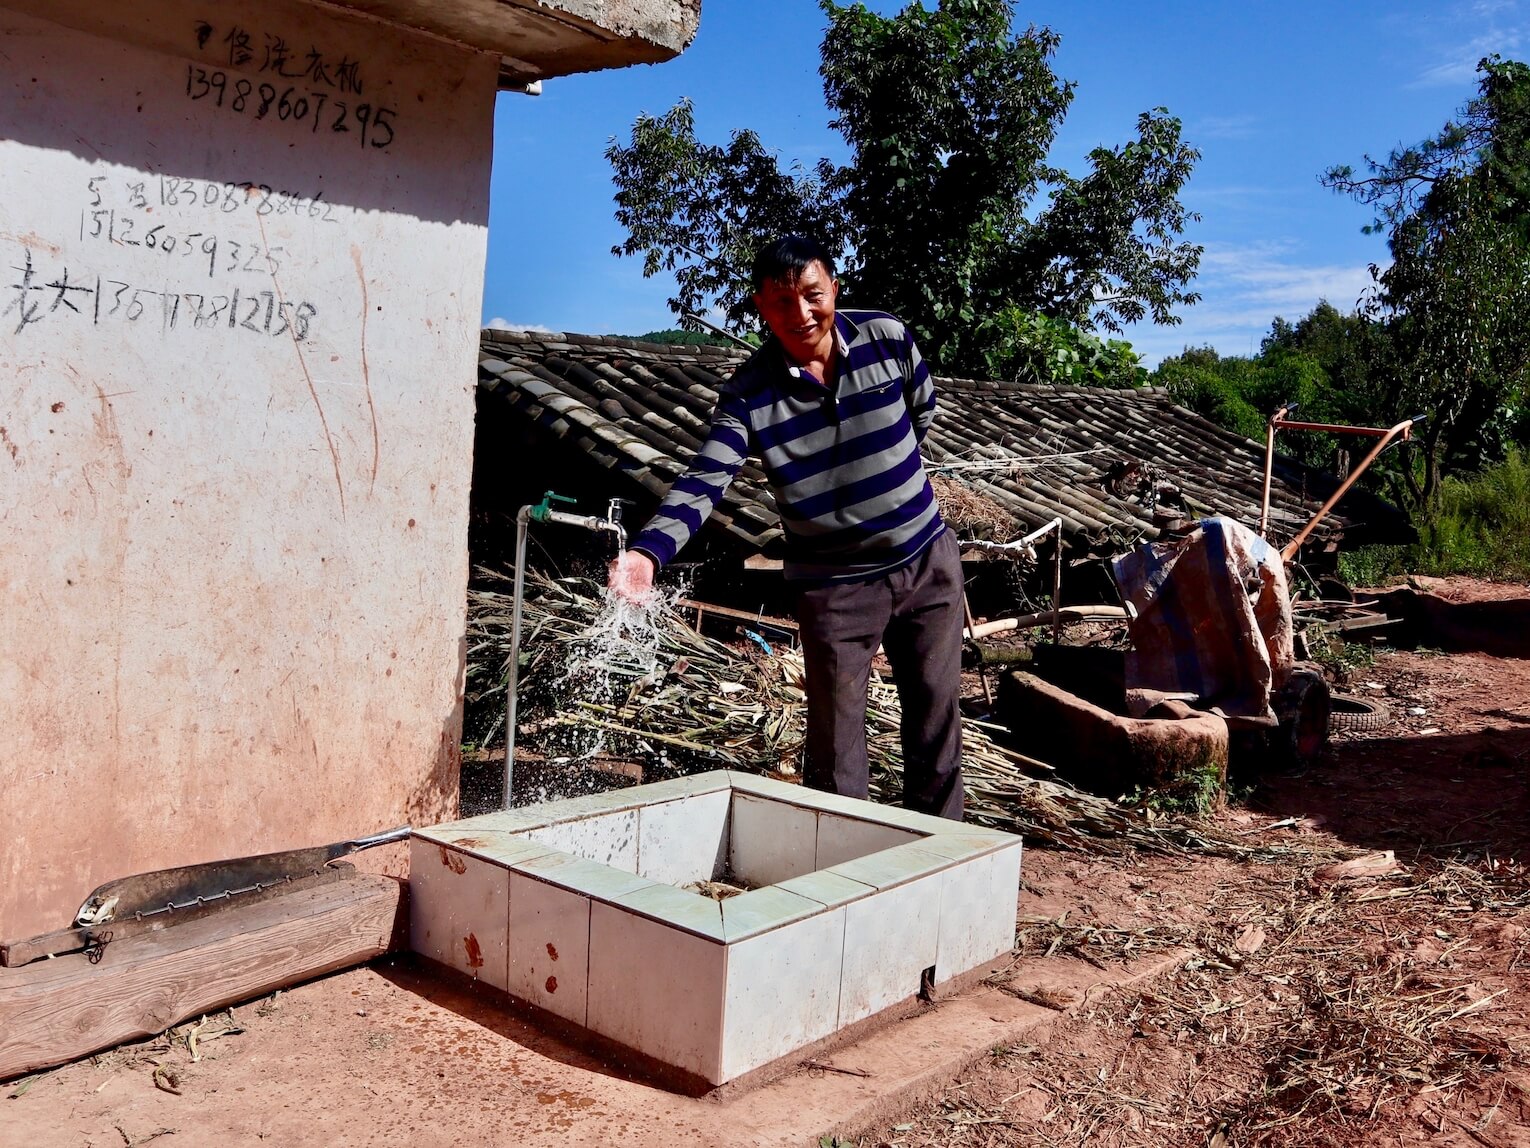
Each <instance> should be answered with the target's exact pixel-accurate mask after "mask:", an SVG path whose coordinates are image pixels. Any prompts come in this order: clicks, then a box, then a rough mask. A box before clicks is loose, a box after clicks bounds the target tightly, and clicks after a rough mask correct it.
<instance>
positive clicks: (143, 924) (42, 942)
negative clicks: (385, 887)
mask: <svg viewBox="0 0 1530 1148" xmlns="http://www.w3.org/2000/svg"><path fill="white" fill-rule="evenodd" d="M213 864H216V862H214V863H213ZM355 871H356V867H355V866H354V865H352V864H350V863H349V862H348V861H334V862H331V863H330V864H329V865H326V866H325V867H324V868H323V869H321V870H319V871H318V872H317V873H310V874H309V875H308V876H306V877H297V878H288V879H287V881H286V882H284V883H282V884H280V885H271V886H268V887H267V888H264V889H256V890H252V891H250V892H248V893H241V894H238V897H239V900H238V902H233V901H226V900H218V901H209V902H207V903H206V904H202V905H193V906H191V907H190V908H186V909H177V910H176V911H175V912H173V913H163V914H158V915H156V916H152V917H142V918H134V917H124V918H122V919H120V920H114V921H108V922H106V923H105V924H101V925H75V926H73V927H72V928H68V929H58V930H56V931H54V932H51V933H44V934H42V935H41V936H39V937H28V938H27V939H26V940H23V941H6V942H0V965H3V966H10V967H16V966H20V965H27V964H31V963H32V962H33V961H36V960H40V959H41V958H43V957H51V956H57V955H59V954H61V953H72V952H75V951H77V950H79V949H87V948H90V947H91V946H92V945H94V944H95V943H96V938H97V937H99V936H102V935H104V934H106V933H110V934H111V935H112V936H113V938H114V939H116V940H118V941H123V940H126V939H127V938H128V937H136V936H138V935H139V934H140V933H158V932H163V931H164V930H165V929H170V928H174V927H175V926H176V925H184V924H186V923H187V922H188V921H194V920H196V919H197V918H198V917H206V916H210V915H211V914H213V913H226V912H228V910H229V908H230V907H231V906H232V905H234V904H254V903H255V902H257V901H268V900H270V899H271V898H272V897H280V896H282V895H284V894H286V893H289V892H291V891H293V890H294V889H306V888H308V887H309V886H312V885H325V884H328V883H329V882H331V881H339V880H343V879H344V878H345V877H346V875H347V874H349V873H354V872H355Z"/></svg>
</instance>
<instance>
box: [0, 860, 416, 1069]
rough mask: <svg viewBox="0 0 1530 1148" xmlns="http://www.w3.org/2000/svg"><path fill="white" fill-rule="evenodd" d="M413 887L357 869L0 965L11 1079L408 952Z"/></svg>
mask: <svg viewBox="0 0 1530 1148" xmlns="http://www.w3.org/2000/svg"><path fill="white" fill-rule="evenodd" d="M403 906H404V901H403V885H402V883H401V882H399V881H398V880H396V879H394V878H392V877H379V876H376V875H373V874H369V873H357V874H354V875H353V876H350V877H348V878H347V879H345V880H341V881H334V882H331V883H328V884H325V885H320V886H318V887H315V888H308V889H302V890H296V891H293V892H290V893H288V894H286V895H284V896H281V897H273V898H271V899H269V900H266V901H262V902H261V903H259V904H254V905H248V906H234V907H231V908H229V909H227V910H226V911H224V912H220V913H217V914H213V915H209V916H206V917H202V918H199V919H197V920H194V921H189V922H187V923H185V924H183V925H175V926H173V927H171V928H167V929H162V930H160V931H158V932H153V933H145V934H142V935H140V936H136V937H128V938H126V939H124V940H120V941H109V942H108V943H107V944H106V946H105V948H103V949H102V950H100V953H99V958H100V959H99V960H98V961H97V962H96V963H94V964H92V963H91V961H90V959H89V958H88V957H87V956H86V955H85V954H84V953H71V954H69V955H68V956H62V957H55V958H53V959H52V960H44V961H37V962H34V963H32V964H30V965H24V966H22V967H20V968H14V969H0V1080H5V1079H8V1078H10V1077H13V1076H19V1075H21V1074H23V1073H27V1072H35V1071H36V1070H37V1069H39V1068H47V1067H50V1066H52V1065H55V1064H62V1063H64V1062H65V1061H68V1060H74V1059H75V1058H77V1057H81V1056H85V1055H86V1054H88V1053H92V1052H96V1051H98V1050H100V1049H103V1048H110V1047H112V1046H113V1045H117V1044H121V1043H122V1042H124V1041H128V1040H135V1039H138V1038H140V1037H145V1036H153V1035H154V1034H155V1033H159V1032H163V1031H164V1030H165V1029H167V1028H170V1027H171V1026H172V1025H175V1024H178V1023H180V1022H181V1021H183V1020H186V1019H187V1018H189V1017H194V1016H200V1015H201V1014H202V1013H206V1012H211V1011H213V1010H214V1009H218V1008H222V1007H224V1006H225V1005H230V1004H236V1003H238V1002H239V1001H244V1000H250V999H251V998H253V997H259V996H263V995H265V994H266V993H269V992H274V991H275V990H276V989H279V988H284V987H286V986H288V985H292V984H296V983H298V982H299V981H304V980H308V979H310V978H312V977H316V976H320V975H322V974H324V973H330V972H334V971H336V970H338V969H344V968H349V967H351V966H352V965H359V964H361V963H363V962H365V961H369V960H371V959H372V958H373V957H378V956H381V955H382V954H383V953H386V952H388V951H390V950H391V949H394V948H398V947H400V945H401V943H402V939H403V929H402V927H401V922H402V919H403V917H402V913H403Z"/></svg>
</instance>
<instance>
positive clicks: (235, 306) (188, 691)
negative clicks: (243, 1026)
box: [0, 0, 497, 937]
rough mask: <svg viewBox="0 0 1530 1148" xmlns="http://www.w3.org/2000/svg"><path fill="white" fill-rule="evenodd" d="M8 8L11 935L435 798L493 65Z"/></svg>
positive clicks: (2, 114) (248, 14)
mask: <svg viewBox="0 0 1530 1148" xmlns="http://www.w3.org/2000/svg"><path fill="white" fill-rule="evenodd" d="M0 2H4V3H9V4H11V5H12V7H11V8H4V7H0V276H3V278H0V794H3V799H0V937H18V936H24V935H27V934H30V933H35V932H41V931H44V930H47V929H53V928H61V927H63V926H65V925H66V924H68V923H69V919H70V916H71V915H72V913H73V910H74V908H75V907H76V906H77V905H78V903H79V902H80V901H81V900H82V899H83V897H84V895H85V894H86V892H88V891H89V889H90V888H92V887H94V885H96V884H98V883H99V882H101V881H104V880H106V879H108V878H111V877H116V876H122V875H125V874H127V873H131V872H135V871H139V870H143V869H148V868H156V867H159V866H163V865H171V864H182V863H187V862H192V861H199V860H206V859H210V858H219V857H229V856H237V855H240V854H243V853H250V852H261V851H266V850H271V849H279V848H285V847H289V846H298V845H307V844H317V843H320V842H322V841H325V840H330V839H338V838H343V837H349V836H353V835H356V834H360V833H365V832H369V831H373V830H377V829H381V828H385V827H387V826H389V825H392V824H395V823H398V822H401V821H404V820H411V821H414V822H416V823H421V822H429V821H433V820H437V819H439V818H440V817H441V816H442V815H444V814H446V813H448V812H450V811H451V809H452V807H453V806H454V803H455V786H456V766H457V752H458V751H457V745H458V737H459V727H460V710H459V704H460V703H459V697H460V685H461V673H462V641H461V639H462V633H463V610H464V590H465V585H466V578H467V555H466V536H467V508H468V481H469V473H470V463H471V459H470V454H471V437H472V388H473V380H474V360H475V354H476V351H475V347H476V336H477V326H478V316H479V312H480V292H481V285H482V279H483V262H484V251H485V223H486V220H487V215H488V176H489V161H490V147H491V125H492V108H493V97H494V78H495V73H496V68H497V60H496V59H494V58H493V57H491V56H487V55H483V54H480V53H474V52H470V51H468V50H465V49H462V48H460V47H457V46H453V45H449V44H446V43H444V42H441V41H436V40H433V39H429V38H427V37H424V36H421V35H417V34H412V33H409V34H406V33H401V32H399V31H397V30H394V29H390V28H387V27H385V26H382V25H379V24H373V23H369V22H364V21H361V20H358V19H354V18H349V17H341V16H337V15H334V14H333V13H332V12H331V11H326V10H323V9H319V8H315V7H310V6H308V5H306V4H303V3H298V2H291V3H282V2H263V3H249V2H246V3H238V2H229V0H224V2H220V3H216V4H207V3H201V4H187V3H182V2H179V0H163V2H156V0H145V2H141V3H135V4H130V5H129V4H117V5H105V4H99V3H87V2H85V0H65V2H63V3H57V2H55V3H47V4H44V3H41V2H40V0H0ZM23 7H30V8H32V9H34V10H35V11H36V12H46V13H47V14H48V16H49V18H50V20H60V21H64V22H65V23H67V24H69V25H72V26H70V27H65V26H64V24H61V23H52V22H50V20H44V19H42V18H40V17H39V16H37V15H35V14H23V13H22V12H20V11H17V10H16V9H18V8H23ZM283 73H286V74H285V75H283ZM246 93H247V94H246Z"/></svg>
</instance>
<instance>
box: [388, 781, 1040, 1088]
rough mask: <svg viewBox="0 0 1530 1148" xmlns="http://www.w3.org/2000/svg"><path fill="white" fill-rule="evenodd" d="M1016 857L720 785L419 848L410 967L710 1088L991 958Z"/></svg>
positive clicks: (419, 842)
mask: <svg viewBox="0 0 1530 1148" xmlns="http://www.w3.org/2000/svg"><path fill="white" fill-rule="evenodd" d="M1021 849H1022V845H1021V841H1020V839H1019V838H1018V837H1015V836H1013V835H1011V834H1007V833H1001V832H998V831H996V830H991V829H984V828H981V827H979V826H975V825H964V824H961V823H959V822H953V821H946V820H942V819H940V818H936V817H929V816H926V815H924V814H920V813H914V812H911V811H908V810H903V809H897V808H892V807H888V806H881V805H875V804H873V803H871V802H867V801H856V800H852V799H850V798H845V797H839V796H836V795H833V794H826V793H817V792H815V791H812V790H808V789H804V788H802V787H800V786H794V785H786V784H783V783H782V782H779V781H772V780H768V779H765V778H759V777H753V776H750V775H748V774H738V773H732V772H729V771H725V770H718V771H714V772H712V773H705V774H698V775H695V776H692V777H685V778H677V779H674V780H672V781H666V782H656V783H654V784H651V785H643V786H635V787H633V788H630V789H623V790H618V791H614V792H611V793H605V794H599V795H593V796H589V797H584V798H575V799H569V800H565V801H555V802H548V803H546V804H542V805H537V806H531V807H527V808H524V809H513V810H506V811H503V812H500V813H493V814H485V815H483V816H480V817H476V818H470V819H467V820H464V821H457V822H452V823H450V824H446V825H438V826H432V827H429V828H423V829H418V830H415V832H414V835H413V838H412V840H411V844H410V874H409V888H410V946H411V948H413V949H414V950H415V951H416V952H418V953H420V954H421V955H423V956H425V957H427V958H429V959H431V960H434V961H437V962H439V963H441V964H443V965H446V966H448V967H450V968H454V969H456V970H457V971H459V972H461V973H463V974H465V975H467V976H469V977H472V978H473V979H475V980H480V981H483V982H485V983H486V984H488V985H489V986H491V987H492V988H495V989H499V990H502V991H503V992H505V993H508V994H509V995H510V996H512V997H514V998H516V999H517V1000H520V1001H523V1002H527V1003H529V1004H531V1005H534V1006H536V1007H537V1008H539V1009H541V1010H543V1011H544V1012H547V1013H551V1014H553V1015H555V1016H557V1017H561V1018H562V1019H563V1020H565V1021H568V1022H571V1023H572V1024H574V1025H577V1026H579V1027H581V1028H584V1029H586V1030H588V1031H589V1032H590V1033H591V1034H593V1035H594V1036H597V1037H599V1038H601V1039H602V1041H603V1042H608V1043H610V1044H611V1045H613V1046H620V1047H622V1048H625V1049H628V1050H631V1051H632V1052H635V1053H639V1054H642V1061H643V1062H644V1063H645V1064H646V1063H647V1062H648V1061H649V1060H652V1061H656V1062H659V1063H661V1064H664V1065H667V1066H668V1067H669V1068H670V1069H672V1070H675V1075H677V1076H678V1077H680V1078H681V1079H684V1080H687V1081H688V1080H690V1079H692V1078H695V1079H699V1080H701V1081H704V1082H706V1083H709V1084H712V1085H719V1084H723V1083H725V1082H727V1081H731V1080H735V1079H737V1078H739V1077H741V1076H744V1075H746V1074H748V1073H750V1072H752V1071H754V1070H756V1069H758V1068H760V1067H761V1066H764V1065H767V1064H769V1063H771V1062H772V1061H775V1060H777V1059H779V1058H780V1057H782V1056H786V1055H788V1054H790V1053H792V1052H793V1051H794V1050H797V1049H800V1048H803V1047H805V1046H807V1045H810V1044H813V1043H814V1042H816V1041H818V1040H820V1039H822V1038H824V1037H827V1036H830V1035H832V1034H834V1033H836V1032H838V1031H840V1030H842V1029H845V1028H847V1027H850V1026H852V1025H854V1024H856V1023H857V1022H859V1021H861V1020H863V1019H865V1018H867V1017H870V1016H873V1015H875V1014H877V1013H880V1012H882V1011H883V1010H884V1009H886V1008H888V1007H889V1006H892V1005H895V1004H897V1003H898V1002H899V1001H903V1000H906V999H907V998H908V997H909V996H911V995H912V994H914V993H915V992H917V991H919V990H920V987H921V985H923V984H928V985H931V986H935V987H938V986H941V985H943V984H945V983H946V982H949V981H951V980H953V979H955V978H957V977H959V976H960V975H962V974H964V973H966V972H968V971H969V970H971V969H973V968H976V967H979V966H981V965H983V964H984V963H986V962H987V961H988V960H990V959H992V958H993V957H995V956H996V955H997V954H1001V953H1004V952H1007V951H1008V950H1009V948H1010V946H1011V945H1012V944H1013V942H1014V929H1013V925H1014V922H1013V918H1012V916H1011V910H1010V907H1011V906H1012V905H1013V904H1014V898H1015V895H1016V892H1017V890H1018V888H1019V884H1020V856H1021ZM718 880H724V881H726V883H728V884H732V885H735V886H743V887H744V888H745V889H746V890H747V891H745V892H740V893H738V894H737V895H734V896H730V897H728V898H726V899H723V900H721V901H719V900H713V899H711V898H708V897H705V896H702V895H700V894H699V893H697V892H695V891H693V887H694V886H695V885H696V884H697V883H698V882H714V881H718Z"/></svg>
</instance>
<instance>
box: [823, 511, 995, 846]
mask: <svg viewBox="0 0 1530 1148" xmlns="http://www.w3.org/2000/svg"><path fill="white" fill-rule="evenodd" d="M797 623H798V625H799V626H800V627H801V631H802V655H803V662H804V665H805V668H806V679H807V680H806V688H807V746H806V750H805V753H804V758H805V760H804V764H803V780H804V781H805V782H806V783H807V784H808V785H809V786H811V787H812V788H814V789H823V790H828V791H829V792H831V793H841V794H844V795H845V796H847V797H861V798H864V797H865V796H866V792H867V765H866V687H867V683H868V681H869V680H870V678H871V659H872V656H873V655H874V654H875V653H876V651H877V646H878V645H880V646H882V647H883V649H884V651H885V652H886V654H887V660H888V661H889V662H891V663H892V671H893V681H894V683H895V684H896V685H897V687H898V701H899V703H900V705H901V706H902V710H903V724H902V728H901V730H900V733H901V738H902V746H903V804H904V805H906V806H907V807H908V808H910V809H915V810H918V811H919V812H921V813H933V814H936V815H938V816H940V817H950V818H953V819H955V820H958V821H959V820H961V816H962V803H963V797H964V793H963V788H962V773H961V763H962V723H961V710H960V708H959V700H960V696H961V658H962V564H961V556H960V551H959V549H958V547H957V542H956V536H955V535H954V534H952V533H951V531H949V530H947V531H945V532H944V533H943V534H941V536H940V537H939V538H937V539H935V541H934V542H932V543H930V545H929V546H928V547H926V548H925V551H924V553H923V554H921V555H920V556H919V557H918V558H916V559H915V560H914V561H913V562H910V563H909V564H908V565H907V566H905V567H903V568H902V569H900V570H894V571H893V572H892V573H891V574H887V575H884V576H882V577H880V578H876V579H874V580H872V581H870V582H850V583H835V584H832V585H828V586H817V587H814V588H813V589H810V590H804V591H803V592H802V593H801V594H800V595H799V596H798V599H797Z"/></svg>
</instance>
